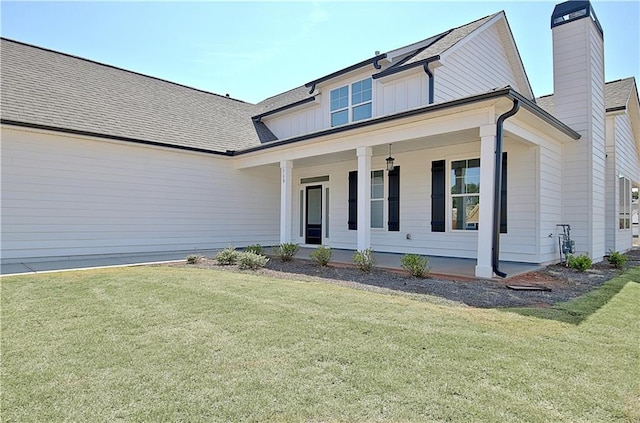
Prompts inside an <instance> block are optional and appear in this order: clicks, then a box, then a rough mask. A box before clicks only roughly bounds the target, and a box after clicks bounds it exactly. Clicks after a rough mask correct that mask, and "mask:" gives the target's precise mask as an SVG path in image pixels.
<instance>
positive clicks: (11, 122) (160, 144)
mask: <svg viewBox="0 0 640 423" xmlns="http://www.w3.org/2000/svg"><path fill="white" fill-rule="evenodd" d="M0 124H2V125H11V126H18V127H22V128H30V129H42V130H45V131H53V132H62V133H65V134H72V135H82V136H86V137H95V138H102V139H107V140H115V141H124V142H131V143H135V144H144V145H153V146H156V147H166V148H173V149H177V150H186V151H194V152H197V153H206V154H215V155H219V156H227V157H229V156H232V155H233V153H232V152H231V151H229V150H227V151H226V152H223V151H215V150H207V149H206V148H198V147H189V146H186V145H176V144H167V143H163V142H157V141H148V140H142V139H138V138H129V137H121V136H119V135H107V134H100V133H97V132H91V131H82V130H79V129H68V128H59V127H56V126H49V125H40V124H38V123H27V122H19V121H16V120H9V119H0Z"/></svg>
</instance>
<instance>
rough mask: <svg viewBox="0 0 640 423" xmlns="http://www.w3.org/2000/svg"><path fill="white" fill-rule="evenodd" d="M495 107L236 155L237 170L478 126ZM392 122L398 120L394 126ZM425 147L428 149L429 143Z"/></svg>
mask: <svg viewBox="0 0 640 423" xmlns="http://www.w3.org/2000/svg"><path fill="white" fill-rule="evenodd" d="M493 111H494V108H493V107H485V108H483V109H475V110H468V111H464V112H460V113H458V114H453V115H447V116H439V117H434V118H430V119H429V120H428V121H425V120H416V121H410V122H403V123H401V124H398V123H396V122H387V123H385V124H380V126H379V127H376V128H374V127H365V128H360V129H356V130H353V131H349V132H344V133H340V134H333V135H330V136H323V137H318V138H313V139H309V140H305V141H301V142H299V143H292V144H285V145H280V146H274V147H273V148H270V149H268V150H261V151H256V152H251V153H247V154H243V155H240V156H237V157H234V160H233V164H234V167H235V168H236V169H244V168H249V167H255V166H262V165H267V164H272V163H277V162H279V161H280V160H283V159H284V160H298V159H304V158H308V157H313V156H319V155H325V154H331V153H339V152H342V151H348V150H353V146H354V145H361V146H366V147H374V146H377V145H387V144H390V143H399V142H402V141H406V140H413V139H420V138H425V137H430V136H436V135H440V134H446V133H449V132H456V131H462V130H465V129H472V128H478V127H479V126H481V125H485V124H487V123H489V122H490V121H491V119H490V117H491V118H493V116H494V114H493ZM393 123H396V124H395V125H393ZM425 148H428V146H426V147H425Z"/></svg>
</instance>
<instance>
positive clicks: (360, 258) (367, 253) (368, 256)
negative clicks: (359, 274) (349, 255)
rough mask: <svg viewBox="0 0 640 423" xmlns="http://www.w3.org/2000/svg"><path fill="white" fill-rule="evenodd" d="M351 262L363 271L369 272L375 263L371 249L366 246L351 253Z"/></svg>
mask: <svg viewBox="0 0 640 423" xmlns="http://www.w3.org/2000/svg"><path fill="white" fill-rule="evenodd" d="M353 262H354V263H355V265H356V266H358V268H359V269H360V270H362V271H363V272H370V271H371V270H372V269H373V268H374V267H375V265H376V258H375V257H374V256H373V250H372V249H371V248H367V249H366V250H362V251H356V252H355V253H353Z"/></svg>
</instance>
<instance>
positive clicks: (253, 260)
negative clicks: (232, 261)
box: [237, 251, 269, 270]
mask: <svg viewBox="0 0 640 423" xmlns="http://www.w3.org/2000/svg"><path fill="white" fill-rule="evenodd" d="M268 262H269V259H268V258H267V257H265V256H263V255H261V254H256V253H253V252H251V251H243V252H241V253H238V259H237V263H238V269H242V270H256V269H259V268H261V267H265V266H266V265H267V263H268Z"/></svg>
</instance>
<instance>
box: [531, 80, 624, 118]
mask: <svg viewBox="0 0 640 423" xmlns="http://www.w3.org/2000/svg"><path fill="white" fill-rule="evenodd" d="M634 89H635V78H633V77H630V78H625V79H618V80H616V81H610V82H607V83H606V84H605V85H604V106H605V109H607V110H610V109H617V108H622V107H626V106H627V102H628V101H629V97H630V96H631V93H632V90H634ZM536 103H537V104H538V106H540V107H541V108H542V109H544V110H545V111H546V112H548V113H550V114H553V113H554V111H555V102H554V98H553V94H549V95H545V96H542V97H538V98H536Z"/></svg>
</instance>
